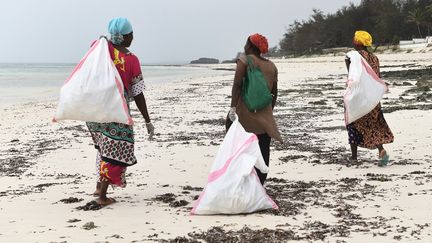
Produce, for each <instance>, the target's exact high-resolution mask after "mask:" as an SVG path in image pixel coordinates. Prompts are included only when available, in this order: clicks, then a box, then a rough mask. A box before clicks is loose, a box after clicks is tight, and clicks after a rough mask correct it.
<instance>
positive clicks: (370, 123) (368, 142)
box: [347, 104, 394, 149]
mask: <svg viewBox="0 0 432 243" xmlns="http://www.w3.org/2000/svg"><path fill="white" fill-rule="evenodd" d="M347 131H348V140H349V143H350V144H356V145H357V146H359V147H363V148H368V149H375V148H377V146H379V145H382V144H387V143H392V142H393V140H394V137H393V133H392V131H391V130H390V128H389V126H388V125H387V122H386V120H385V119H384V115H383V112H382V110H381V104H378V105H377V106H376V107H375V108H374V109H373V110H372V111H371V112H369V113H368V114H366V115H365V116H363V117H361V118H360V119H358V120H357V121H355V122H353V123H351V124H349V125H347Z"/></svg>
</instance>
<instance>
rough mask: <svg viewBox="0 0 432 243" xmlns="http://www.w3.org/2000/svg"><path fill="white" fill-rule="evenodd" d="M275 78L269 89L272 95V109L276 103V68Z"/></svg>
mask: <svg viewBox="0 0 432 243" xmlns="http://www.w3.org/2000/svg"><path fill="white" fill-rule="evenodd" d="M275 76H276V77H275V80H274V82H273V88H272V90H271V93H272V95H273V100H272V109H274V107H275V105H276V101H277V93H278V88H277V85H278V70H277V68H276V74H275Z"/></svg>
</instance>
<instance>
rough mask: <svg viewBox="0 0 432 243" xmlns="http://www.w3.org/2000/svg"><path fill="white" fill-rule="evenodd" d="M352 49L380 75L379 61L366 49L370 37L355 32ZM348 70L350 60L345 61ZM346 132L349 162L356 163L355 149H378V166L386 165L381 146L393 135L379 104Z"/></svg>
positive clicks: (391, 138) (390, 139)
mask: <svg viewBox="0 0 432 243" xmlns="http://www.w3.org/2000/svg"><path fill="white" fill-rule="evenodd" d="M353 44H354V48H355V49H356V50H357V51H358V52H359V53H360V55H361V56H362V57H363V58H364V59H365V60H366V62H367V63H369V65H370V66H371V68H372V69H373V70H374V71H375V73H376V74H377V75H378V77H381V75H380V67H379V60H378V57H376V56H375V55H374V54H373V53H372V52H370V51H369V50H368V47H371V46H372V36H371V35H370V34H369V33H368V32H366V31H356V32H355V34H354V39H353ZM345 62H346V65H347V68H348V70H349V66H350V60H349V58H347V59H345ZM346 128H347V131H348V138H349V143H350V146H351V158H350V159H349V160H350V161H353V162H355V161H357V148H358V147H364V148H368V149H378V158H379V164H378V165H379V166H385V165H387V163H388V161H389V158H390V157H389V154H388V153H387V151H386V150H385V149H384V147H383V144H387V143H392V142H393V139H394V137H393V133H392V131H391V130H390V128H389V126H388V125H387V122H386V120H385V119H384V115H383V112H382V110H381V104H380V103H379V104H378V105H377V106H376V107H375V108H374V109H373V110H372V111H371V112H369V113H368V114H366V115H365V116H363V117H361V118H360V119H358V120H356V121H354V122H352V123H350V124H348V125H347V126H346Z"/></svg>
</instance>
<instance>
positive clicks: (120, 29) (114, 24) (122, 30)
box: [108, 17, 132, 45]
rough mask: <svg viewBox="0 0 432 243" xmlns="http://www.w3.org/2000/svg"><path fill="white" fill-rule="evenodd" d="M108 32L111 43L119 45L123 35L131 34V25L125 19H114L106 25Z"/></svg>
mask: <svg viewBox="0 0 432 243" xmlns="http://www.w3.org/2000/svg"><path fill="white" fill-rule="evenodd" d="M108 32H109V33H110V34H111V42H112V43H114V44H116V45H120V44H121V43H122V42H123V35H127V34H130V33H132V25H131V23H130V22H129V20H128V19H126V18H121V17H119V18H114V19H112V20H111V21H110V22H109V24H108Z"/></svg>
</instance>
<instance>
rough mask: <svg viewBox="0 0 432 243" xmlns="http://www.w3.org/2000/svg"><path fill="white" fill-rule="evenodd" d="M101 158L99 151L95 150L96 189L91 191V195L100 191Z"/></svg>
mask: <svg viewBox="0 0 432 243" xmlns="http://www.w3.org/2000/svg"><path fill="white" fill-rule="evenodd" d="M101 160H102V158H101V155H100V153H99V151H97V154H96V190H95V192H94V193H93V196H96V197H97V196H99V195H100V191H101V185H102V184H101V182H100V162H101Z"/></svg>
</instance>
